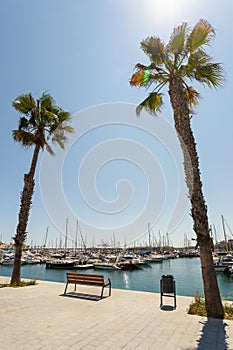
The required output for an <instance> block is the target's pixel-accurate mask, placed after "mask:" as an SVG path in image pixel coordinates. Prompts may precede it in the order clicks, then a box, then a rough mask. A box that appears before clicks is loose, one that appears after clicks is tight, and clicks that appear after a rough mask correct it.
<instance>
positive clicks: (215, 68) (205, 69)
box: [195, 63, 225, 87]
mask: <svg viewBox="0 0 233 350" xmlns="http://www.w3.org/2000/svg"><path fill="white" fill-rule="evenodd" d="M195 79H196V80H198V81H199V82H200V83H202V84H204V85H207V86H208V87H218V86H222V85H223V83H224V80H225V73H224V70H223V68H222V66H221V64H220V63H208V64H205V65H203V66H202V65H201V66H198V67H197V68H196V70H195Z"/></svg>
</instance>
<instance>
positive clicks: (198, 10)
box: [0, 0, 233, 245]
mask: <svg viewBox="0 0 233 350" xmlns="http://www.w3.org/2000/svg"><path fill="white" fill-rule="evenodd" d="M232 13H233V3H232V2H231V1H229V0H223V1H222V2H219V1H216V0H212V1H211V3H210V1H207V0H190V1H186V0H177V1H173V0H170V1H169V0H157V1H155V0H115V1H114V0H85V1H82V0H68V1H66V2H64V1H63V0H49V1H48V0H41V1H36V0H22V1H17V0H11V1H4V2H3V3H2V4H1V12H0V17H1V18H0V26H1V28H0V36H1V57H0V60H1V64H0V69H1V84H2V88H1V117H2V123H1V128H0V143H1V145H0V149H1V182H0V184H1V220H0V239H2V240H3V241H6V242H10V241H11V237H12V236H13V235H14V234H15V229H16V226H17V216H18V211H19V198H20V192H21V190H22V188H23V174H24V173H26V172H27V171H28V169H29V165H30V161H31V156H32V150H24V149H23V148H22V147H21V146H20V145H19V144H15V143H14V142H13V141H12V135H11V131H12V130H13V129H15V128H17V122H18V118H19V116H18V114H17V113H16V111H15V110H14V109H13V108H12V106H11V103H12V100H13V99H14V98H15V97H17V96H18V95H19V94H22V93H28V92H32V94H33V95H34V96H35V97H39V96H40V95H41V93H42V92H43V91H47V90H48V91H49V92H50V93H51V95H52V96H53V97H54V98H55V100H56V102H57V104H58V105H60V106H61V107H63V108H64V109H65V110H68V111H70V112H71V113H72V114H74V115H75V117H74V126H75V129H76V134H75V136H72V137H71V143H70V144H67V151H66V152H65V153H64V154H62V153H60V152H59V150H56V154H57V156H56V157H55V158H53V159H52V158H51V157H50V158H49V156H48V155H46V154H44V155H43V157H42V162H41V164H42V165H41V167H40V164H38V169H37V178H36V188H35V194H34V196H33V206H32V209H31V214H30V219H29V225H28V238H27V242H28V243H29V244H30V243H31V242H33V244H37V245H41V244H43V241H44V238H45V232H46V229H47V227H49V231H48V243H49V242H50V244H51V243H53V245H54V244H55V242H58V240H60V237H62V239H63V240H64V233H65V222H66V217H68V218H69V239H70V241H69V242H70V243H69V245H71V244H72V243H71V241H72V239H74V237H75V230H76V220H79V223H80V227H81V231H82V233H83V236H84V238H85V239H86V241H87V243H88V244H90V243H92V242H95V244H99V243H100V242H101V241H102V240H105V241H108V242H111V240H113V237H114V236H115V239H116V241H120V242H121V243H122V244H123V243H127V244H128V243H129V242H132V241H133V240H139V238H140V239H141V242H143V241H148V237H147V234H146V232H147V224H148V222H150V223H151V226H152V228H153V233H154V236H155V238H156V239H157V240H158V238H159V237H158V231H159V230H160V233H161V236H163V235H165V234H166V232H167V231H169V238H170V240H171V242H172V243H173V245H183V241H184V234H185V233H186V235H187V237H188V238H189V239H191V238H192V237H194V233H193V231H192V220H191V218H190V216H189V207H187V203H186V202H185V200H184V198H183V197H185V193H184V192H185V191H181V192H182V196H183V197H182V199H179V200H181V202H179V201H178V202H179V203H178V205H177V204H176V198H177V195H179V193H180V190H179V185H180V182H181V181H180V180H182V174H180V170H179V169H178V170H177V164H176V160H177V158H176V157H178V156H176V155H174V153H173V152H175V151H174V149H175V147H176V146H174V147H173V146H172V145H170V144H169V146H168V145H167V143H169V142H170V140H171V139H172V137H171V138H170V136H169V137H168V136H167V135H168V134H169V133H170V132H171V133H172V130H171V129H172V111H171V109H170V107H168V108H166V109H164V111H163V117H164V118H166V120H167V121H168V122H169V123H170V124H163V122H162V121H161V120H156V119H155V120H152V119H150V118H149V117H148V116H147V115H146V114H143V115H142V117H141V118H140V120H138V119H137V118H136V116H135V115H134V108H135V106H134V105H136V104H137V103H139V102H140V101H141V100H142V99H143V98H144V97H145V96H146V94H147V92H146V91H144V90H143V89H140V90H139V89H137V88H132V87H130V86H129V83H128V81H129V78H130V76H131V74H132V72H133V67H134V65H135V64H136V63H137V62H141V63H145V64H147V63H148V60H147V57H146V56H145V55H144V54H143V52H142V51H141V50H140V41H141V40H142V39H144V38H146V37H147V36H151V35H158V36H160V37H161V38H162V39H163V40H164V41H165V42H167V40H168V39H169V36H170V34H171V32H172V29H173V27H174V26H176V25H179V24H180V23H182V22H183V21H187V22H188V23H189V24H190V25H191V26H193V25H195V23H196V22H197V21H198V20H199V19H200V18H205V19H207V20H208V21H209V22H210V23H211V24H212V26H213V27H214V28H215V30H216V38H215V40H214V41H213V45H212V47H211V48H210V51H209V52H210V53H211V54H212V55H213V57H214V60H215V61H217V62H222V63H223V65H224V69H225V71H226V74H227V79H226V83H225V86H224V87H223V88H221V89H219V90H217V91H216V90H207V89H203V88H202V87H201V86H198V85H195V87H196V88H197V89H199V91H200V92H201V95H202V97H203V98H202V99H201V101H200V105H199V107H198V108H197V114H196V115H195V117H194V118H193V120H192V127H193V130H194V133H195V137H196V141H197V147H198V153H199V157H200V167H201V176H202V180H203V184H204V187H203V190H204V194H205V198H206V203H207V205H208V213H209V222H210V224H212V225H215V227H216V230H217V235H218V237H219V238H221V239H222V238H223V231H222V227H221V214H223V215H224V217H225V218H226V220H227V222H228V224H229V226H230V227H232V228H233V216H232V203H233V176H232V173H233V156H232V149H233V118H232V110H233V108H232V104H233V102H232V93H233V80H232V79H233V66H232V57H233V52H232V51H233V50H232V45H231V43H232V27H233V26H232ZM164 93H166V91H164ZM166 101H167V102H169V101H168V99H167V100H166ZM114 103H116V104H114ZM121 108H122V109H121ZM108 118H109V119H108ZM108 120H109V123H108ZM124 120H125V123H124ZM103 123H104V124H103ZM156 123H157V124H156ZM159 123H162V124H163V125H162V124H161V125H162V126H161V128H162V129H161V130H163V131H162V133H163V132H164V131H166V132H167V133H166V132H165V136H164V135H163V136H161V135H160V134H159V131H158V128H159V125H160V124H159ZM149 129H151V134H150V132H149ZM173 136H174V135H173ZM163 137H165V140H164V139H163ZM115 142H117V144H115ZM169 147H170V148H169ZM117 151H119V154H117ZM111 152H112V153H111ZM124 152H125V153H124ZM144 152H145V153H144ZM89 156H90V158H88V157H89ZM174 157H175V161H174ZM59 162H60V163H59ZM81 165H82V166H83V168H81ZM94 166H96V168H95V169H94ZM144 167H146V169H144ZM178 168H179V166H178ZM82 169H83V170H82ZM60 172H61V174H60ZM122 179H123V180H124V181H121V180H122ZM117 191H118V192H117ZM42 198H43V200H42ZM153 201H154V206H153ZM148 203H149V205H148V206H147V204H148ZM174 208H175V210H177V212H176V213H175V214H174V215H175V219H174V217H173V219H174V220H173V219H172V218H171V217H172V213H173V211H174ZM180 208H181V209H180ZM179 209H180V210H181V212H179ZM145 212H147V213H146V215H145V216H143V214H144V213H145ZM183 214H185V215H184V218H183V220H181V218H182V216H183ZM60 235H61V236H60ZM143 235H144V236H143ZM228 235H229V238H230V237H231V234H230V233H229V231H228ZM231 238H233V237H231ZM78 240H79V241H80V236H79V237H78Z"/></svg>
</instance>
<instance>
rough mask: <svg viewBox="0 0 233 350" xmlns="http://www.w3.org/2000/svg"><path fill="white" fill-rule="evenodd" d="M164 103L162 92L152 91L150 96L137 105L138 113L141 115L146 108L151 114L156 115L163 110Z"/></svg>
mask: <svg viewBox="0 0 233 350" xmlns="http://www.w3.org/2000/svg"><path fill="white" fill-rule="evenodd" d="M162 105H163V101H162V94H160V93H159V94H158V93H157V92H151V93H150V94H149V96H148V97H147V98H146V99H145V100H144V101H142V102H141V103H140V105H138V106H137V108H136V113H137V115H138V116H139V114H140V113H141V111H142V109H145V110H146V111H147V112H148V113H149V114H151V115H153V116H155V115H156V114H157V112H160V111H161V107H162Z"/></svg>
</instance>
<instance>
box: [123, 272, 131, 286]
mask: <svg viewBox="0 0 233 350" xmlns="http://www.w3.org/2000/svg"><path fill="white" fill-rule="evenodd" d="M123 281H124V285H125V289H130V281H129V276H128V275H127V273H126V272H125V271H124V272H123Z"/></svg>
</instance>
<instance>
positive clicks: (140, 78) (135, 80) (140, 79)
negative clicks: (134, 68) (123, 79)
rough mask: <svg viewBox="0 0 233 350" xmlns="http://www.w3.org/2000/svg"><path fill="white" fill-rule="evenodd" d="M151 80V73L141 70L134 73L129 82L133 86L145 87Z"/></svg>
mask: <svg viewBox="0 0 233 350" xmlns="http://www.w3.org/2000/svg"><path fill="white" fill-rule="evenodd" d="M149 80H150V72H149V71H148V70H140V71H138V72H136V73H134V74H133V75H132V77H131V79H130V81H129V83H130V85H131V86H136V85H139V86H145V85H147V84H148V82H149Z"/></svg>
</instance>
